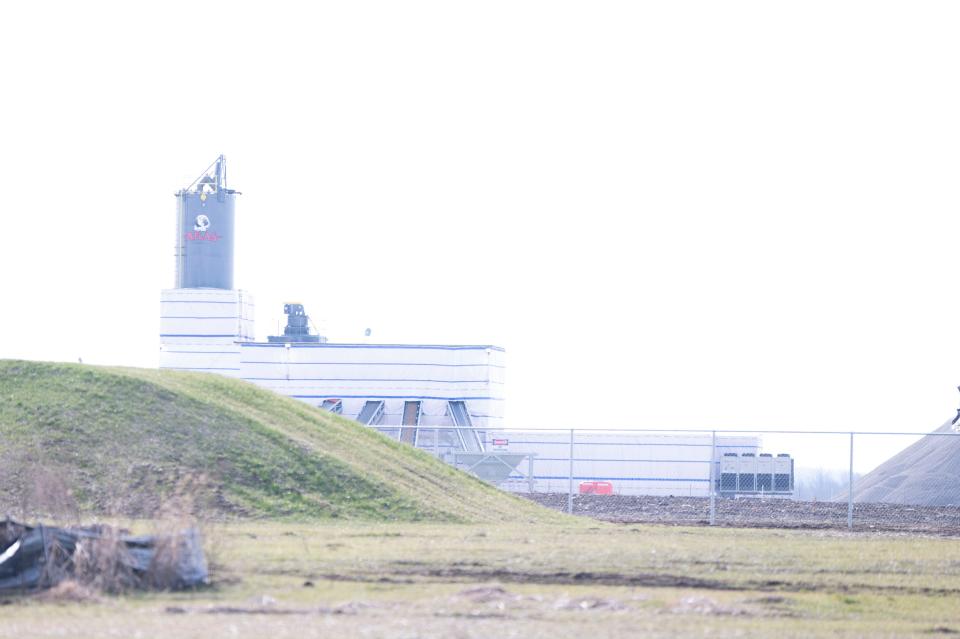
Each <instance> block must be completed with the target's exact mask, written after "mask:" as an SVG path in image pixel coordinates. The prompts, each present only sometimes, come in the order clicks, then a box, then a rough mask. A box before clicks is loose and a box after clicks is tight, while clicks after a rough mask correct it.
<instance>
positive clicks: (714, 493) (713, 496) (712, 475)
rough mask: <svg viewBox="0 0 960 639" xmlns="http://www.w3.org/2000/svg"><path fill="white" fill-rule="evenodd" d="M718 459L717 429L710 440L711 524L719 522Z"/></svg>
mask: <svg viewBox="0 0 960 639" xmlns="http://www.w3.org/2000/svg"><path fill="white" fill-rule="evenodd" d="M716 461H717V431H713V436H712V438H711V440H710V525H711V526H713V525H714V524H716V523H717V483H716V480H717V478H716V469H715V466H716Z"/></svg>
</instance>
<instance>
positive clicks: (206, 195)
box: [174, 155, 240, 291]
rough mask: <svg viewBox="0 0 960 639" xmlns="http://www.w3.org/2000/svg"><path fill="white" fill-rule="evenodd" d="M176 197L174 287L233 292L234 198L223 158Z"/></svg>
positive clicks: (234, 192)
mask: <svg viewBox="0 0 960 639" xmlns="http://www.w3.org/2000/svg"><path fill="white" fill-rule="evenodd" d="M175 195H176V196H177V240H176V244H175V252H174V255H175V258H176V268H175V282H174V288H218V289H224V290H228V291H229V290H233V229H234V198H235V197H236V196H237V195H240V193H239V191H234V190H232V189H228V188H227V160H226V158H224V157H223V156H222V155H221V156H220V157H218V158H217V159H216V160H214V162H213V164H211V165H210V166H208V167H207V170H206V171H204V172H203V174H202V175H201V176H200V177H198V178H197V179H196V180H194V181H193V182H192V183H191V184H190V186H188V187H187V188H185V189H182V190H180V191H177V193H176V194H175Z"/></svg>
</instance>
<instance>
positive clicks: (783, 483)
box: [773, 453, 793, 493]
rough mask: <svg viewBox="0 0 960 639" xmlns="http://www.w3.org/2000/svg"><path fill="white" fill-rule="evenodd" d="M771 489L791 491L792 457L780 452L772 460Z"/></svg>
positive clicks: (780, 491) (783, 491)
mask: <svg viewBox="0 0 960 639" xmlns="http://www.w3.org/2000/svg"><path fill="white" fill-rule="evenodd" d="M773 489H774V490H775V491H777V492H778V493H787V492H793V459H791V457H790V455H788V454H787V453H780V454H779V455H777V457H776V459H775V460H774V461H773Z"/></svg>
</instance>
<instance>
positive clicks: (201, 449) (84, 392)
mask: <svg viewBox="0 0 960 639" xmlns="http://www.w3.org/2000/svg"><path fill="white" fill-rule="evenodd" d="M185 485H189V486H190V487H191V488H190V490H191V491H195V492H197V493H198V494H199V499H200V501H201V502H202V503H203V504H204V505H205V507H206V508H207V509H213V511H214V512H218V513H225V514H234V515H240V516H254V517H295V518H347V519H367V520H378V521H379V520H398V521H417V520H433V521H460V522H480V521H488V522H493V521H546V520H552V519H556V518H558V517H559V516H558V515H555V514H553V513H550V512H548V511H546V510H544V509H541V508H539V507H538V506H535V505H533V504H530V503H528V502H526V501H525V500H521V499H518V498H516V497H513V496H510V495H507V494H505V493H503V492H501V491H499V490H496V489H495V488H493V487H491V486H488V485H487V484H485V483H483V482H481V481H479V480H477V479H475V478H473V477H471V476H469V475H466V474H464V473H461V472H459V471H457V470H455V469H453V468H451V467H449V466H447V465H446V464H444V463H442V462H440V461H438V460H436V459H434V458H432V457H431V456H430V455H428V454H426V453H423V452H421V451H418V450H415V449H413V448H411V447H409V446H406V445H403V444H399V443H397V442H394V441H392V440H390V439H388V438H386V437H384V436H382V435H380V434H379V433H377V432H375V431H373V430H371V429H369V428H365V427H362V426H360V425H358V424H357V423H356V422H353V421H351V420H348V419H344V418H342V417H339V416H336V415H332V414H330V413H327V412H326V411H321V410H319V409H316V408H314V407H311V406H308V405H306V404H304V403H302V402H299V401H297V400H293V399H289V398H286V397H282V396H279V395H276V394H274V393H272V392H270V391H267V390H263V389H261V388H258V387H256V386H254V385H252V384H249V383H246V382H241V381H237V380H232V379H227V378H223V377H219V376H215V375H207V374H199V373H180V372H172V371H157V370H147V369H130V368H103V367H94V366H85V365H78V364H51V363H40V362H26V361H15V360H0V514H2V513H3V512H4V511H6V512H14V513H16V512H27V511H28V509H29V508H31V507H34V506H35V505H36V504H38V503H40V502H43V501H44V500H46V501H47V502H49V501H50V500H51V499H53V501H54V502H57V503H59V502H58V499H61V498H65V496H66V495H65V493H66V490H67V487H69V490H70V491H71V493H72V495H71V497H70V500H71V502H75V504H76V505H77V507H78V508H79V509H80V510H81V511H86V512H97V513H108V514H109V513H112V514H123V515H136V516H151V515H153V514H155V512H156V510H157V508H158V507H159V505H160V504H161V503H163V501H164V499H167V498H169V496H170V495H171V494H173V493H175V492H176V491H177V489H178V487H180V488H181V489H182V487H183V486H185ZM51 493H53V494H51ZM31 500H32V502H33V503H31ZM41 506H42V504H41Z"/></svg>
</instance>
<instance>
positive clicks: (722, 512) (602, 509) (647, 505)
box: [522, 493, 960, 536]
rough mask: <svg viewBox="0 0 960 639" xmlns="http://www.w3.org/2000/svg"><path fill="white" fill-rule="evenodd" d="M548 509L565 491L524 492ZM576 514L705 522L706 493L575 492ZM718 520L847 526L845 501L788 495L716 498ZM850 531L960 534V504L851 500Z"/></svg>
mask: <svg viewBox="0 0 960 639" xmlns="http://www.w3.org/2000/svg"><path fill="white" fill-rule="evenodd" d="M522 496H523V497H526V498H528V499H531V500H532V501H535V502H537V503H539V504H541V505H543V506H546V507H548V508H554V509H556V510H563V511H565V510H566V509H567V495H566V493H535V494H532V495H526V494H525V495H522ZM573 512H574V514H575V515H584V516H588V517H594V518H596V519H601V520H604V521H612V522H618V523H625V524H627V523H658V524H707V523H708V522H709V519H710V500H709V499H707V498H705V497H654V496H648V495H574V497H573ZM717 524H718V525H721V526H742V527H748V528H846V526H847V504H846V503H845V502H809V501H794V500H790V499H717ZM853 527H854V530H876V531H899V532H917V533H934V534H939V535H958V536H960V507H957V506H906V505H902V504H872V503H871V504H854V514H853Z"/></svg>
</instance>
